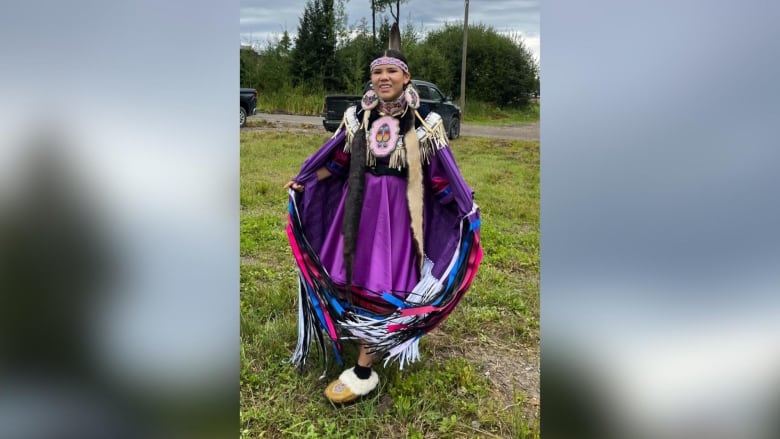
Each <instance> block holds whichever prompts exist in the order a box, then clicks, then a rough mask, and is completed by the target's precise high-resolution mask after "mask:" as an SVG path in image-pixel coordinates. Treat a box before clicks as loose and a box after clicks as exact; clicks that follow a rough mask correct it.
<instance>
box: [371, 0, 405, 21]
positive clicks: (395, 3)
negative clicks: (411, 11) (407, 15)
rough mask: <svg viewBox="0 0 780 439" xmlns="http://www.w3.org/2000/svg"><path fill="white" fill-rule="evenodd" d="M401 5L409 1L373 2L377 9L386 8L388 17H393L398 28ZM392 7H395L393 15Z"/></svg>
mask: <svg viewBox="0 0 780 439" xmlns="http://www.w3.org/2000/svg"><path fill="white" fill-rule="evenodd" d="M401 3H409V0H374V4H375V5H376V8H377V9H382V8H388V9H389V10H390V15H391V16H392V17H393V20H395V22H396V23H398V26H399V27H400V26H401V23H400V21H399V19H400V18H401ZM393 6H395V13H393Z"/></svg>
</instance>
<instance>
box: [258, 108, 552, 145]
mask: <svg viewBox="0 0 780 439" xmlns="http://www.w3.org/2000/svg"><path fill="white" fill-rule="evenodd" d="M253 120H265V121H267V122H270V123H272V124H273V125H274V128H282V127H285V128H297V129H303V130H317V129H319V130H323V131H324V130H325V128H323V127H322V118H321V117H319V116H297V115H293V114H268V113H258V114H256V115H254V116H249V118H248V121H249V122H250V123H251V121H253ZM245 129H252V128H245ZM460 134H461V135H463V136H475V137H493V138H500V139H518V140H536V141H538V140H539V122H532V123H527V124H521V125H513V126H501V127H497V126H485V125H472V124H467V123H464V124H462V125H461V127H460Z"/></svg>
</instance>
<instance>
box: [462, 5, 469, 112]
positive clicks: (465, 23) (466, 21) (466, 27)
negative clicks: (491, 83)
mask: <svg viewBox="0 0 780 439" xmlns="http://www.w3.org/2000/svg"><path fill="white" fill-rule="evenodd" d="M468 36H469V0H466V18H465V19H464V20H463V56H462V57H461V58H462V61H461V64H460V111H461V116H463V117H464V118H465V116H466V42H467V41H468Z"/></svg>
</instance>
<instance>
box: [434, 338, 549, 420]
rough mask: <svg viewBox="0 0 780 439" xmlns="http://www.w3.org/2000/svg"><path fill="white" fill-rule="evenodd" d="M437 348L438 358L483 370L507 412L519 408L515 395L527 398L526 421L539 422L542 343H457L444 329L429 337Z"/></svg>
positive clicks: (474, 340) (484, 340)
mask: <svg viewBox="0 0 780 439" xmlns="http://www.w3.org/2000/svg"><path fill="white" fill-rule="evenodd" d="M427 336H428V337H430V339H431V342H432V344H433V346H432V347H431V356H432V357H433V358H434V359H450V358H465V359H466V360H467V361H469V362H470V363H472V364H474V365H476V366H477V367H479V370H480V372H481V373H483V374H484V376H485V377H487V378H488V380H489V381H490V383H491V384H492V386H493V392H494V394H495V395H496V396H497V397H498V398H497V399H499V400H500V401H502V402H503V407H502V408H503V409H504V410H511V409H512V408H513V407H514V406H515V398H514V395H515V393H519V394H521V395H525V396H526V398H525V399H524V400H523V401H522V405H523V412H524V413H525V416H526V419H528V420H529V421H530V420H534V422H538V420H539V407H540V395H539V380H540V378H539V377H540V373H539V371H540V362H539V358H540V355H539V344H538V343H536V344H535V345H509V344H507V343H501V342H498V341H495V340H492V339H489V338H467V339H464V340H455V339H454V337H452V336H450V335H448V334H446V333H445V332H443V331H442V330H441V329H439V330H436V331H433V332H431V333H429V334H428V335H427Z"/></svg>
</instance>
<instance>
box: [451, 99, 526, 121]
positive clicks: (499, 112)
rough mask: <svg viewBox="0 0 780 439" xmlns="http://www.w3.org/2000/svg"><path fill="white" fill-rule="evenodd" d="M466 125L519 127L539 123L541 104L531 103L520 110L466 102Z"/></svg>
mask: <svg viewBox="0 0 780 439" xmlns="http://www.w3.org/2000/svg"><path fill="white" fill-rule="evenodd" d="M464 113H465V114H466V116H465V118H464V122H465V123H471V124H476V125H498V126H506V125H517V124H523V123H531V122H539V102H529V103H528V104H527V105H526V106H524V107H520V108H503V109H502V108H498V107H496V106H495V105H493V104H488V103H485V102H479V101H469V100H467V101H466V110H465V111H464Z"/></svg>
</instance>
